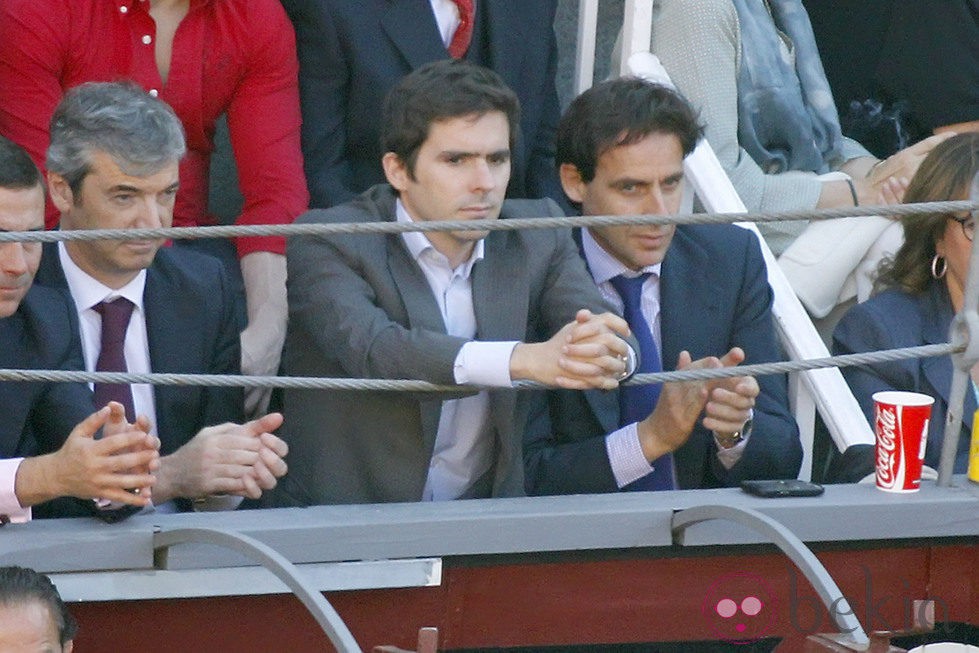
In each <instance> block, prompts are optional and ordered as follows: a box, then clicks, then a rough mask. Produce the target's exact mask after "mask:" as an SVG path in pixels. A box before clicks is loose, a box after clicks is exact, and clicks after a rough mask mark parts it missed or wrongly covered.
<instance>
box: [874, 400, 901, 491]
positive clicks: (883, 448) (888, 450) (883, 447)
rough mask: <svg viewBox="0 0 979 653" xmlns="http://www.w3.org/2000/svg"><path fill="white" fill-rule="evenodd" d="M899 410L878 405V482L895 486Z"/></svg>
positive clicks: (884, 485) (885, 485) (887, 485)
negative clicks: (896, 433)
mask: <svg viewBox="0 0 979 653" xmlns="http://www.w3.org/2000/svg"><path fill="white" fill-rule="evenodd" d="M896 430H897V411H895V410H894V409H893V408H891V407H890V406H880V405H878V406H877V433H878V436H877V484H878V485H881V486H883V487H894V486H895V484H896V482H897V478H896V474H895V470H894V467H895V465H896V462H897V453H896V449H897V437H896V435H895V432H896Z"/></svg>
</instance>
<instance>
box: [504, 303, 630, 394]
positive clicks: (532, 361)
mask: <svg viewBox="0 0 979 653" xmlns="http://www.w3.org/2000/svg"><path fill="white" fill-rule="evenodd" d="M628 336H629V325H628V324H627V323H626V321H625V320H623V319H622V318H621V317H619V316H618V315H615V314H613V313H600V314H597V315H596V314H594V313H592V312H591V311H589V310H587V309H582V310H580V311H578V313H577V315H576V316H575V319H574V321H573V322H569V323H568V324H566V325H564V327H562V328H561V329H560V330H559V331H558V332H557V333H555V334H554V335H553V336H552V337H551V338H550V339H549V340H547V341H545V342H538V343H533V344H527V343H521V344H519V345H517V346H516V347H515V348H514V350H513V354H512V355H511V357H510V377H511V378H513V379H528V380H531V381H537V382H538V383H542V384H544V385H547V386H557V387H560V388H567V389H569V390H588V389H592V388H600V389H603V390H611V389H613V388H615V387H617V386H618V385H619V380H620V379H622V378H624V376H625V374H626V372H627V371H629V369H628V365H629V360H630V356H629V352H630V346H629V344H628V343H627V342H626V341H625V340H624V339H623V338H627V337H628Z"/></svg>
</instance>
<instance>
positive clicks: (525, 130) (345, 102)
mask: <svg viewBox="0 0 979 653" xmlns="http://www.w3.org/2000/svg"><path fill="white" fill-rule="evenodd" d="M282 4H283V6H284V7H285V9H286V12H287V13H288V14H289V17H290V18H291V19H292V21H293V24H294V25H295V28H296V46H297V48H298V51H299V91H300V99H301V102H302V113H303V128H302V140H303V156H304V158H305V163H306V178H307V181H308V183H309V191H310V207H313V208H327V207H330V206H335V205H337V204H341V203H343V202H346V201H348V200H351V199H353V198H354V197H355V196H356V195H358V194H359V193H361V192H363V191H365V190H367V189H368V188H369V187H370V186H373V185H374V184H377V183H381V182H384V181H385V179H384V175H383V172H382V170H381V155H382V152H381V148H380V143H379V139H380V122H381V108H382V106H383V103H384V97H385V96H386V95H387V92H388V91H389V90H390V89H391V88H392V87H393V86H394V85H395V84H397V83H398V81H399V80H400V79H401V78H402V77H404V76H405V75H407V74H408V73H410V72H411V71H413V70H415V69H416V68H419V67H421V66H422V65H423V64H426V63H428V62H431V61H437V60H439V59H448V58H449V53H448V52H447V51H446V49H445V46H444V45H443V43H442V38H441V36H440V34H439V32H438V27H437V23H436V22H435V17H434V16H433V14H432V9H431V5H430V4H429V1H428V0H356V1H352V0H282ZM476 6H477V11H476V19H475V27H474V33H473V41H472V44H471V46H470V48H469V51H468V53H467V55H466V58H467V59H468V60H470V61H472V62H473V63H477V64H481V65H484V66H486V67H488V68H491V69H493V70H495V71H496V72H497V73H498V74H499V75H500V76H501V77H502V78H503V80H504V81H505V82H506V83H507V85H509V86H510V88H512V89H513V90H514V91H515V92H516V94H517V96H518V97H519V99H520V105H521V120H520V127H521V134H520V137H519V138H518V140H517V147H516V148H515V150H516V151H514V152H513V174H512V175H511V179H510V187H509V189H508V196H509V197H529V198H538V197H551V198H553V199H554V200H555V201H557V202H559V203H561V202H564V201H565V200H564V194H563V193H562V191H561V187H560V184H559V182H558V179H557V173H556V171H555V168H554V131H555V129H556V126H557V122H558V118H559V117H560V108H559V106H558V99H557V90H556V88H555V85H554V77H555V70H556V66H557V40H556V38H555V36H554V29H553V23H554V13H555V11H556V8H557V2H556V0H532V1H531V2H515V1H514V0H479V1H478V2H477V3H476Z"/></svg>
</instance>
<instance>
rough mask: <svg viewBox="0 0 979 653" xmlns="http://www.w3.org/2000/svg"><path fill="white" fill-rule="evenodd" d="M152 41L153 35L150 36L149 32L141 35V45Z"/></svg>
mask: <svg viewBox="0 0 979 653" xmlns="http://www.w3.org/2000/svg"><path fill="white" fill-rule="evenodd" d="M152 42H153V37H152V36H150V35H149V34H144V35H143V45H149V44H150V43H152Z"/></svg>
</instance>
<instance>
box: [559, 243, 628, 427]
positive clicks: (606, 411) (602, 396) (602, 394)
mask: <svg viewBox="0 0 979 653" xmlns="http://www.w3.org/2000/svg"><path fill="white" fill-rule="evenodd" d="M571 236H572V238H574V242H575V244H576V245H578V255H579V256H581V260H582V261H584V262H585V268H587V269H588V274H589V275H591V266H589V265H588V258H587V257H586V256H585V252H584V250H583V249H582V245H581V229H573V230H572V231H571ZM584 394H585V400H586V401H587V402H588V405H589V407H591V411H592V413H593V414H594V415H595V419H597V420H598V422H599V423H600V424H601V425H602V428H603V429H605V432H606V433H610V432H612V431H614V430H615V429H617V428H619V392H618V390H612V391H605V390H585V391H584Z"/></svg>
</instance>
